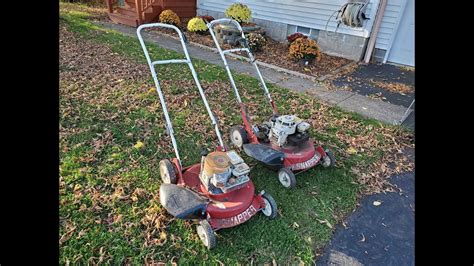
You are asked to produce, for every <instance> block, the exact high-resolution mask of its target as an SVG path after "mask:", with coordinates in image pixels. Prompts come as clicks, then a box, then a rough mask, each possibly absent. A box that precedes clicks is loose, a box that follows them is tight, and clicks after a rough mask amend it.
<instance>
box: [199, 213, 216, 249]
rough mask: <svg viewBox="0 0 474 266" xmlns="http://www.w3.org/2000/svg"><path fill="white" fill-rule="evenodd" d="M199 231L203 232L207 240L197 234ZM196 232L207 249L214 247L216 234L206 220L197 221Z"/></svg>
mask: <svg viewBox="0 0 474 266" xmlns="http://www.w3.org/2000/svg"><path fill="white" fill-rule="evenodd" d="M199 228H201V230H199ZM199 231H201V232H202V233H203V234H205V237H206V239H207V240H208V241H205V239H203V237H202V236H201V235H200V234H199ZM196 232H197V233H198V235H199V238H200V239H201V241H202V243H203V244H204V246H205V247H206V248H207V249H208V250H211V249H213V248H215V247H216V245H217V239H216V235H215V234H214V230H212V227H211V225H210V224H209V222H208V221H207V220H202V221H200V222H199V224H198V225H197V226H196Z"/></svg>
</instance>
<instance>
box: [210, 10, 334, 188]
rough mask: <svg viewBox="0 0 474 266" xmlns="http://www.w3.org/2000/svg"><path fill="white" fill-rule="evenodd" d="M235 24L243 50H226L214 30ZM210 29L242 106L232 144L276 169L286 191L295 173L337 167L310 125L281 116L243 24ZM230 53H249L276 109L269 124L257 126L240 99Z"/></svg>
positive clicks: (229, 22) (221, 22)
mask: <svg viewBox="0 0 474 266" xmlns="http://www.w3.org/2000/svg"><path fill="white" fill-rule="evenodd" d="M232 24H233V26H235V28H237V30H238V31H239V32H240V34H241V38H240V41H239V43H240V45H241V46H243V47H241V48H235V49H229V50H222V49H221V47H220V44H219V41H218V40H217V38H216V33H215V32H214V30H217V31H219V28H217V27H216V28H215V25H220V27H231V26H232ZM207 27H208V28H209V32H210V33H211V36H212V39H213V40H214V43H215V44H216V47H217V50H218V51H219V54H220V56H221V58H222V61H224V66H225V69H226V71H227V75H228V76H229V80H230V83H231V85H232V89H233V90H234V94H235V97H236V98H237V102H238V104H239V105H240V114H241V116H242V121H243V126H234V127H232V128H231V131H230V139H231V141H232V143H233V144H234V145H235V146H236V147H238V148H243V150H244V151H245V153H246V154H247V155H249V156H250V157H252V158H254V159H256V160H258V161H260V162H262V163H264V164H265V165H267V166H269V167H270V168H272V169H275V170H278V179H279V181H280V183H281V184H282V185H283V186H284V187H286V188H293V187H295V185H296V178H295V172H301V171H303V170H307V169H310V168H312V167H314V166H316V165H318V164H321V165H322V166H323V167H329V166H334V164H335V159H334V156H333V155H332V153H331V151H330V150H329V149H324V148H323V147H321V146H317V147H315V144H314V140H313V139H311V138H310V137H309V128H310V124H309V123H307V122H305V121H303V120H302V119H300V118H299V117H297V116H296V115H280V114H278V110H277V107H276V105H275V102H274V101H273V99H272V98H271V95H270V92H269V91H268V88H267V85H266V83H265V81H264V79H263V77H262V74H261V73H260V70H259V68H258V65H257V64H256V62H255V58H254V56H253V54H252V52H251V51H250V48H249V46H248V40H247V39H246V38H245V35H244V32H243V30H242V27H241V26H240V24H239V23H238V22H237V21H235V20H233V19H228V18H222V19H217V20H213V21H211V22H209V23H207ZM230 52H246V53H247V54H248V57H249V60H250V63H251V64H252V65H253V66H254V67H255V71H256V73H257V76H258V79H259V82H260V86H261V87H262V89H263V92H264V94H265V97H266V98H267V99H268V102H269V103H270V106H271V108H272V112H273V115H272V117H271V118H270V119H269V121H265V122H263V123H262V124H260V125H253V124H252V123H251V121H250V117H249V115H248V111H247V107H246V105H245V104H244V103H243V102H242V99H241V98H240V94H239V91H238V89H237V86H236V84H235V81H234V78H233V76H232V72H231V71H230V68H229V65H228V63H227V60H226V58H225V54H226V53H230Z"/></svg>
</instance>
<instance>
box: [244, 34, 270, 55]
mask: <svg viewBox="0 0 474 266" xmlns="http://www.w3.org/2000/svg"><path fill="white" fill-rule="evenodd" d="M246 37H247V40H248V42H249V48H250V50H251V51H252V52H256V51H259V50H261V49H262V47H263V46H265V45H267V40H266V39H265V37H263V36H262V35H261V34H259V33H253V32H252V33H249V34H247V36H246Z"/></svg>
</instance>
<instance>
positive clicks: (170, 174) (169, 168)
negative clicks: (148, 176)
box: [160, 159, 178, 184]
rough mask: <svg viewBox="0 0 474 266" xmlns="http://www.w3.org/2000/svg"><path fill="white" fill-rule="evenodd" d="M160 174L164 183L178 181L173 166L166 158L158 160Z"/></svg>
mask: <svg viewBox="0 0 474 266" xmlns="http://www.w3.org/2000/svg"><path fill="white" fill-rule="evenodd" d="M160 176H161V180H162V181H163V183H165V184H176V183H177V182H178V179H177V178H176V172H175V170H174V166H173V164H172V163H171V162H170V160H168V159H163V160H161V161H160Z"/></svg>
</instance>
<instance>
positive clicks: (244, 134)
mask: <svg viewBox="0 0 474 266" xmlns="http://www.w3.org/2000/svg"><path fill="white" fill-rule="evenodd" d="M234 132H238V133H239V135H240V138H241V139H242V145H240V146H239V145H237V144H236V143H235V142H234V138H233V136H234ZM230 141H231V142H232V144H233V145H234V146H235V147H237V148H239V149H240V148H242V146H243V144H245V143H249V137H248V135H247V132H246V131H245V129H244V128H243V127H241V126H233V127H232V128H231V129H230Z"/></svg>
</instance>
